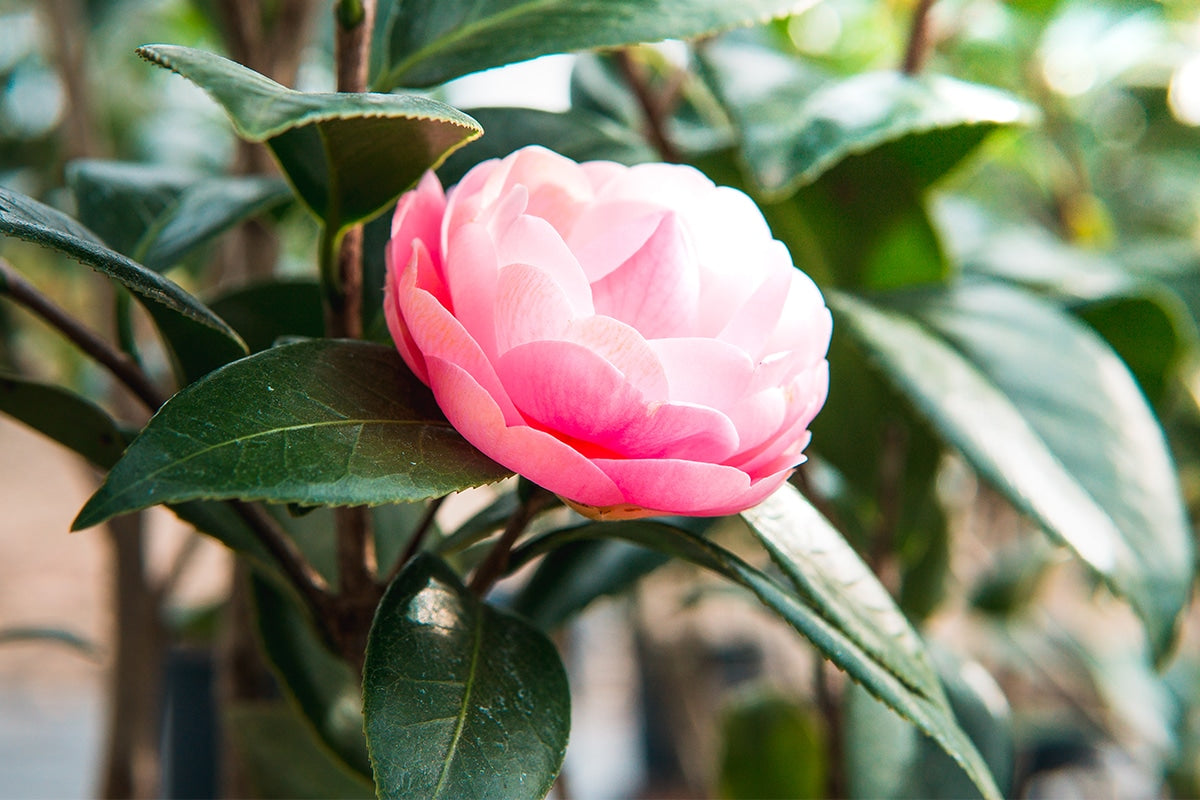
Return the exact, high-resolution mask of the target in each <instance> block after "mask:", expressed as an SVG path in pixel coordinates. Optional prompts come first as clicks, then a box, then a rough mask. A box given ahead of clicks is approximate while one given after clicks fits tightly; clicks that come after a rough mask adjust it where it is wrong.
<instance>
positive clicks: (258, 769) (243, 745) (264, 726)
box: [225, 702, 375, 800]
mask: <svg viewBox="0 0 1200 800" xmlns="http://www.w3.org/2000/svg"><path fill="white" fill-rule="evenodd" d="M225 730H227V731H228V732H229V735H230V737H231V738H232V740H233V741H232V745H233V749H234V751H235V752H236V753H237V761H238V766H239V767H241V768H242V769H243V770H244V774H245V777H246V780H247V781H248V782H249V784H250V786H251V787H252V788H253V789H254V796H255V797H258V798H263V800H289V799H290V798H295V799H296V800H301V799H302V798H311V800H322V799H323V798H328V797H339V798H347V799H348V800H354V799H355V798H357V799H358V800H373V798H374V797H375V789H374V786H372V785H371V782H370V780H368V779H367V778H366V776H364V775H356V774H355V773H353V772H351V771H349V770H347V769H346V768H345V767H344V766H342V765H341V764H338V763H337V762H336V761H334V760H333V759H331V758H330V757H329V753H328V751H327V750H325V748H324V747H322V746H321V745H320V744H319V743H318V742H317V741H316V740H315V739H314V738H313V735H312V731H310V730H309V729H308V728H307V726H306V725H305V723H304V722H303V720H301V718H300V717H298V716H297V715H296V712H295V711H293V710H292V709H291V708H288V706H287V704H286V703H282V702H264V703H249V702H240V703H235V704H233V705H232V706H231V707H229V708H228V709H226V711H225Z"/></svg>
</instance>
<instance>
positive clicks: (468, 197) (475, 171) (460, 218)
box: [442, 158, 501, 249]
mask: <svg viewBox="0 0 1200 800" xmlns="http://www.w3.org/2000/svg"><path fill="white" fill-rule="evenodd" d="M500 165H501V162H500V159H498V158H490V159H488V160H487V161H481V162H479V163H478V164H476V165H475V166H473V167H471V169H470V171H468V172H467V174H466V175H464V176H463V178H462V180H460V181H459V182H458V183H457V184H455V185H454V186H452V187H450V189H449V191H447V192H446V213H445V216H444V218H443V222H442V247H443V249H444V248H445V246H446V239H447V238H448V236H449V232H450V231H452V230H454V229H456V228H458V227H459V226H461V225H465V224H467V223H468V222H475V221H476V218H477V217H478V216H479V214H480V212H481V211H482V210H483V207H484V198H483V195H482V192H481V190H482V189H483V187H484V185H485V184H486V183H487V182H488V180H489V179H490V178H491V175H492V173H493V172H495V171H496V170H497V169H499V168H500ZM493 199H494V198H493Z"/></svg>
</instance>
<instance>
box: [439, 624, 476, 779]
mask: <svg viewBox="0 0 1200 800" xmlns="http://www.w3.org/2000/svg"><path fill="white" fill-rule="evenodd" d="M483 616H484V609H478V610H477V612H476V614H475V625H474V629H473V630H472V631H471V637H472V639H471V665H470V667H468V668H467V680H466V682H465V683H464V685H463V699H462V704H461V705H460V706H459V710H458V725H457V726H455V728H454V736H453V737H451V739H450V747H449V748H448V749H447V752H446V757H445V758H444V759H442V772H441V774H440V775H439V776H438V782H437V786H436V787H434V790H433V796H434V797H435V798H436V797H441V795H442V788H443V787H445V785H446V781H447V780H448V779H449V777H450V765H451V763H452V762H453V761H454V756H455V753H457V752H458V744H459V742H460V741H462V735H463V730H464V729H465V728H466V726H467V712H468V710H469V708H470V705H471V695H472V693H473V692H474V690H475V676H476V675H477V674H478V672H479V651H480V650H481V649H482V644H483Z"/></svg>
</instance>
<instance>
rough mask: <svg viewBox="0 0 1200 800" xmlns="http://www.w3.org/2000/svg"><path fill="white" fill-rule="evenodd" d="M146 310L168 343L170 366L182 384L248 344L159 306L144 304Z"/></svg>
mask: <svg viewBox="0 0 1200 800" xmlns="http://www.w3.org/2000/svg"><path fill="white" fill-rule="evenodd" d="M146 311H147V312H149V314H150V317H151V319H153V320H154V325H155V327H157V328H158V332H159V333H161V334H162V337H163V340H164V341H165V342H166V343H167V346H168V348H169V352H170V357H171V366H172V368H173V370H174V373H175V376H176V378H177V379H178V381H179V385H181V386H186V385H187V384H189V383H193V382H194V381H197V380H199V379H200V378H203V377H204V376H205V375H207V374H208V373H210V372H212V371H213V370H214V369H216V368H217V367H223V366H225V365H226V364H228V363H229V362H231V361H237V360H238V359H239V358H241V357H242V356H244V355H246V352H247V346H246V344H245V343H244V342H242V340H241V339H240V338H239V339H238V340H237V341H236V342H235V341H233V340H232V339H230V338H229V337H227V336H225V335H224V334H222V333H218V332H217V331H214V330H212V329H211V328H205V327H201V326H199V325H196V324H195V323H194V322H192V321H191V320H189V319H187V318H186V317H181V316H179V315H178V314H175V313H172V312H171V311H170V310H168V309H166V308H163V307H162V306H154V305H151V306H146ZM214 313H215V312H214Z"/></svg>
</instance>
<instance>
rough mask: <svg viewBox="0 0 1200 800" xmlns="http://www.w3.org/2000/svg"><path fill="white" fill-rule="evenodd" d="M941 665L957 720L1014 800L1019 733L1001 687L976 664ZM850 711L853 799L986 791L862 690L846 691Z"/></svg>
mask: <svg viewBox="0 0 1200 800" xmlns="http://www.w3.org/2000/svg"><path fill="white" fill-rule="evenodd" d="M937 661H938V666H939V670H940V672H941V673H942V675H943V676H944V680H945V685H946V689H947V693H948V695H949V697H950V703H951V706H952V707H953V709H954V713H955V716H956V717H957V718H958V721H959V723H960V724H961V725H962V726H963V728H964V730H966V731H967V733H968V734H969V735H970V737H971V739H972V741H974V742H975V745H976V746H977V747H978V748H979V751H980V753H982V754H983V756H984V757H985V758H986V759H987V762H988V765H989V767H990V768H991V770H992V774H993V775H995V776H996V778H997V780H998V782H999V783H1000V786H1001V789H1002V791H1004V792H1005V793H1006V796H1007V794H1008V792H1009V790H1010V783H1011V777H1010V776H1011V775H1012V771H1013V755H1014V753H1013V749H1014V748H1013V730H1012V720H1011V718H1010V712H1009V708H1008V703H1007V701H1006V700H1005V699H1004V695H1003V693H1002V692H1001V691H1000V687H999V686H998V685H997V684H996V681H995V680H994V679H993V678H992V677H991V676H990V675H988V673H987V672H986V671H985V670H984V669H983V667H981V666H980V665H979V664H977V663H975V662H970V661H968V662H962V661H959V660H957V659H954V658H953V657H951V656H948V655H944V656H943V657H941V658H939V659H937ZM844 706H845V712H844V715H843V720H844V722H843V724H844V725H845V738H846V749H845V755H846V765H845V771H846V778H847V783H848V784H849V787H848V788H849V796H850V797H851V798H879V799H880V800H884V799H885V798H886V799H888V800H902V798H910V797H922V798H929V800H957V799H958V798H975V797H979V790H978V789H977V788H976V787H974V786H972V785H971V783H970V782H969V781H968V780H967V779H966V776H965V775H963V772H962V770H960V769H958V768H957V767H956V766H955V764H954V763H953V762H952V761H951V760H950V759H949V758H947V757H946V754H945V753H944V752H943V751H942V750H941V749H940V748H938V747H937V745H936V744H935V743H934V742H932V741H931V740H930V739H929V738H928V737H926V736H923V735H921V733H920V732H919V731H917V730H916V729H915V728H914V727H913V726H912V725H910V724H909V723H907V722H905V721H904V720H903V719H901V718H900V717H898V716H896V715H895V714H894V713H892V712H891V711H890V710H889V709H888V708H887V707H886V706H884V705H883V704H882V703H880V702H879V701H878V700H876V699H875V698H873V697H871V696H870V695H869V694H868V693H867V692H866V691H864V690H863V689H862V688H861V687H858V686H854V685H850V686H848V687H846V694H845V697H844Z"/></svg>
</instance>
